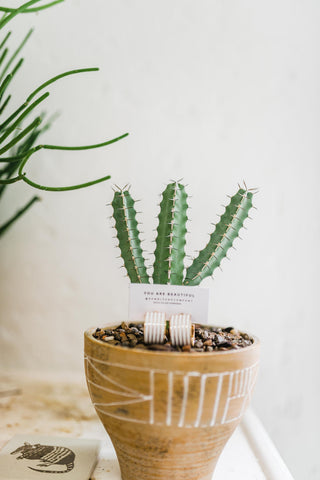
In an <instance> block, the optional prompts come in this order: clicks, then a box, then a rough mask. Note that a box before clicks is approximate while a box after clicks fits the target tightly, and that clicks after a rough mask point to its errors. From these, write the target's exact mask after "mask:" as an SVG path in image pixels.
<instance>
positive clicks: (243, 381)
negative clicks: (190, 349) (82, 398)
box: [85, 356, 259, 428]
mask: <svg viewBox="0 0 320 480" xmlns="http://www.w3.org/2000/svg"><path fill="white" fill-rule="evenodd" d="M85 362H86V373H87V381H88V388H89V391H90V394H91V397H92V398H93V399H94V398H95V396H96V394H95V393H94V391H93V388H95V389H98V390H99V389H101V390H103V391H106V392H108V393H110V395H116V396H122V397H127V398H123V399H120V400H119V399H117V400H116V401H110V402H108V403H101V402H96V403H95V402H94V406H95V408H96V410H97V411H98V412H100V413H103V414H104V415H108V416H110V417H113V418H118V419H121V420H125V421H129V422H135V423H142V424H151V425H153V424H154V425H167V426H178V427H181V428H182V427H183V428H197V427H207V426H211V427H212V426H214V425H223V424H226V423H231V422H234V421H237V420H239V419H240V418H241V417H242V414H243V413H244V410H245V407H246V405H248V403H249V400H250V397H251V393H252V389H253V386H254V383H255V379H256V375H257V372H258V364H259V362H256V363H254V364H253V365H251V366H250V367H246V368H244V369H241V370H236V371H233V372H229V371H226V372H221V373H205V374H202V373H200V372H187V373H186V372H182V371H167V370H164V369H147V368H144V367H135V366H131V365H124V364H120V363H114V362H106V361H102V360H99V359H96V358H93V357H89V356H86V357H85ZM99 365H101V366H102V367H111V368H120V369H122V371H123V372H124V371H128V373H129V372H130V371H131V372H132V371H139V372H144V373H145V374H148V382H149V394H148V395H146V394H144V393H141V392H138V391H136V390H134V389H132V388H129V387H127V386H126V385H123V384H122V383H120V382H117V381H115V380H114V379H113V378H111V377H110V376H108V375H106V374H105V373H103V372H102V371H101V369H100V368H99ZM90 368H92V369H93V371H94V372H95V373H96V374H97V375H98V376H100V377H101V379H102V382H104V383H103V384H101V385H100V384H98V383H96V382H93V381H92V380H91V378H90V377H91V374H90ZM158 374H161V375H166V376H167V385H168V387H167V388H168V391H167V407H166V412H165V413H166V416H165V418H164V420H163V421H161V422H158V421H156V420H155V414H156V413H157V409H156V406H155V381H156V379H155V377H156V375H158ZM177 378H179V380H180V381H182V385H183V394H182V402H181V407H180V414H179V419H178V420H177V419H173V406H174V405H173V402H174V392H175V389H174V383H175V380H176V379H177ZM192 379H199V382H200V388H199V400H198V409H197V413H196V418H195V419H194V420H193V421H192V422H187V421H186V417H187V413H188V410H187V405H188V400H189V398H190V393H191V390H190V381H192ZM210 381H211V382H214V384H215V388H214V395H212V385H211V388H210V392H209V388H208V382H210ZM108 383H111V384H112V385H113V386H114V387H117V388H112V389H111V388H108V387H107V386H106V384H107V385H108ZM225 389H227V396H226V399H225V400H223V399H222V397H223V395H221V393H222V391H223V390H225ZM208 395H211V396H212V410H211V411H212V414H211V415H210V419H208V418H207V419H206V420H203V415H204V403H205V401H206V402H208ZM144 402H145V403H146V405H147V407H146V412H149V413H146V418H145V419H141V418H135V416H134V414H132V412H131V415H130V417H128V416H126V415H125V414H123V415H122V414H121V413H118V412H119V410H116V411H114V409H113V407H121V406H126V405H131V404H138V403H144ZM223 402H224V404H223ZM235 404H236V405H235ZM232 406H234V408H232ZM120 412H121V410H120ZM234 412H235V413H234ZM207 417H208V415H207Z"/></svg>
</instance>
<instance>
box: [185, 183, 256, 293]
mask: <svg viewBox="0 0 320 480" xmlns="http://www.w3.org/2000/svg"><path fill="white" fill-rule="evenodd" d="M252 196H253V193H252V192H248V191H247V190H244V189H242V188H240V189H239V190H238V192H237V193H236V194H235V195H234V196H233V197H231V200H230V203H229V205H228V206H227V207H226V209H225V212H224V213H223V215H221V217H220V221H219V222H218V223H217V224H216V226H215V230H214V231H213V233H212V234H211V235H210V240H209V242H208V244H207V245H206V247H205V248H204V249H203V250H201V252H200V253H199V255H198V257H197V258H195V260H194V261H193V263H192V264H191V265H190V267H189V268H188V269H187V272H186V277H185V280H184V282H183V283H184V285H190V286H192V285H199V283H200V282H201V281H202V280H203V279H204V278H205V277H208V276H210V275H212V273H213V271H214V270H215V269H216V268H217V267H219V266H220V263H221V261H222V260H223V258H225V257H226V255H227V252H228V250H229V248H230V247H232V244H233V242H234V240H235V239H236V238H237V237H238V236H239V230H240V229H241V228H242V227H243V222H244V221H245V219H246V218H248V212H249V210H250V208H251V207H252Z"/></svg>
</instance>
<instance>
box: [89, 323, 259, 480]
mask: <svg viewBox="0 0 320 480" xmlns="http://www.w3.org/2000/svg"><path fill="white" fill-rule="evenodd" d="M93 332H94V330H93V329H92V330H88V331H87V332H86V333H85V367H86V378H87V384H88V389H89V392H90V396H91V399H92V402H93V404H94V407H95V409H96V411H97V414H98V416H99V417H100V419H101V421H102V423H103V425H104V427H105V428H106V430H107V432H108V434H109V435H110V438H111V440H112V442H113V445H114V447H115V450H116V453H117V457H118V460H119V463H120V468H121V474H122V479H123V480H154V479H157V480H168V478H170V479H174V480H180V479H181V480H182V479H183V480H209V479H210V480H211V478H212V474H213V471H214V468H215V465H216V463H217V460H218V458H219V456H220V453H221V451H222V449H223V447H224V445H225V444H226V442H227V440H228V439H229V437H230V436H231V434H232V433H233V431H234V429H235V428H236V426H237V425H238V424H239V422H240V420H241V417H242V415H243V413H244V411H245V409H246V407H247V406H248V404H249V401H250V397H251V393H252V389H253V386H254V383H255V379H256V375H257V370H258V362H259V350H260V344H259V341H258V339H257V338H253V340H254V341H253V344H252V345H250V346H248V347H245V348H241V349H238V350H227V351H215V352H205V353H197V352H194V353H181V352H163V351H161V352H157V351H148V350H140V349H135V348H123V347H120V346H115V345H110V344H108V343H104V342H102V341H100V340H97V339H96V338H94V337H93Z"/></svg>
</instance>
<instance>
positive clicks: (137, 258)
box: [111, 190, 149, 283]
mask: <svg viewBox="0 0 320 480" xmlns="http://www.w3.org/2000/svg"><path fill="white" fill-rule="evenodd" d="M134 204H135V202H134V200H133V198H132V197H131V195H130V193H129V191H128V190H125V191H123V190H120V191H116V192H115V193H114V197H113V201H112V203H111V205H112V207H113V217H114V219H115V228H116V231H117V238H118V240H119V248H120V251H121V257H122V258H123V261H124V266H125V268H126V270H127V273H128V276H129V278H130V281H131V283H149V276H148V273H147V269H146V267H145V260H144V257H143V252H142V248H141V240H140V238H139V231H138V222H137V220H136V213H137V212H136V210H135V208H134Z"/></svg>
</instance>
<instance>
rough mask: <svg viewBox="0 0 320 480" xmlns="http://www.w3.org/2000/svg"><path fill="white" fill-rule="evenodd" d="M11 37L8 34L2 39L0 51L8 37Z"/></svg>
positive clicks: (9, 33)
mask: <svg viewBox="0 0 320 480" xmlns="http://www.w3.org/2000/svg"><path fill="white" fill-rule="evenodd" d="M0 8H1V7H0ZM10 35H11V32H8V33H7V35H6V36H5V37H4V39H3V40H2V42H1V44H0V50H1V49H2V48H3V47H4V46H5V44H6V43H7V40H8V38H9V37H10Z"/></svg>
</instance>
